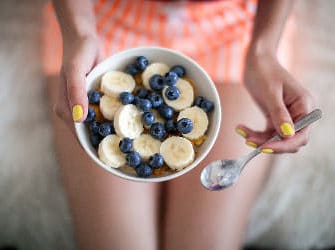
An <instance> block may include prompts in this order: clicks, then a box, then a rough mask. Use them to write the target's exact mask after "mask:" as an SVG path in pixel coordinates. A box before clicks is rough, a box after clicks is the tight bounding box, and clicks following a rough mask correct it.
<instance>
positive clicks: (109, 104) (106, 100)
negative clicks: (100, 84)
mask: <svg viewBox="0 0 335 250" xmlns="http://www.w3.org/2000/svg"><path fill="white" fill-rule="evenodd" d="M121 105H122V103H121V102H120V99H119V98H118V97H114V96H108V95H103V96H102V97H101V98H100V104H99V108H100V111H101V113H102V115H103V117H104V118H106V119H108V120H113V118H114V115H115V112H116V111H117V110H118V108H119V107H120V106H121Z"/></svg>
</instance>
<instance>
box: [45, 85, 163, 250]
mask: <svg viewBox="0 0 335 250" xmlns="http://www.w3.org/2000/svg"><path fill="white" fill-rule="evenodd" d="M56 87H57V82H55V81H53V82H52V83H50V84H49V90H50V91H49V92H50V93H52V94H51V101H52V102H53V100H54V96H53V93H55V92H57V90H56ZM52 120H53V123H54V134H55V143H56V151H57V156H58V161H59V165H60V170H61V175H62V180H63V183H64V188H65V191H66V194H67V198H68V204H69V206H70V210H71V212H72V219H73V222H74V228H75V235H76V239H77V243H78V247H79V249H99V250H103V249H113V250H114V249H129V250H130V249H146V250H147V249H148V250H149V249H157V244H158V242H157V237H158V232H157V229H158V225H157V211H158V207H157V206H158V200H159V192H158V186H157V185H155V184H143V183H135V182H130V181H126V180H123V179H121V178H119V177H115V176H112V175H111V174H110V173H108V172H106V171H105V170H103V169H101V168H100V167H98V166H97V165H95V164H94V163H93V162H92V161H91V160H90V159H89V157H88V156H87V155H86V153H85V152H84V150H83V149H82V148H81V147H80V145H79V144H78V142H77V140H76V138H75V137H74V135H73V134H72V133H71V132H70V131H69V129H68V128H67V127H66V126H65V124H64V123H63V121H61V120H60V119H59V118H58V117H56V116H55V115H53V117H52Z"/></svg>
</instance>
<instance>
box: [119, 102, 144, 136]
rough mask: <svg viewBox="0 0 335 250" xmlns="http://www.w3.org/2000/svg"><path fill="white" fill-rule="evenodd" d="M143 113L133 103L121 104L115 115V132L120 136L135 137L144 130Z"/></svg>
mask: <svg viewBox="0 0 335 250" xmlns="http://www.w3.org/2000/svg"><path fill="white" fill-rule="evenodd" d="M141 116H142V113H141V112H140V111H139V110H138V109H137V108H136V106H135V105H133V104H127V105H123V106H121V107H120V108H119V109H118V110H117V111H116V113H115V115H114V128H115V132H116V134H117V135H118V136H120V137H129V138H131V139H135V138H137V137H139V136H140V134H141V133H142V132H143V130H144V128H143V124H142V120H141Z"/></svg>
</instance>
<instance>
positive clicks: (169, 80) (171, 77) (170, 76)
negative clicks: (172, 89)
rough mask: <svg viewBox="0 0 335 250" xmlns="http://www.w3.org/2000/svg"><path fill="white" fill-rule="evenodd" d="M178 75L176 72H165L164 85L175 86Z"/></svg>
mask: <svg viewBox="0 0 335 250" xmlns="http://www.w3.org/2000/svg"><path fill="white" fill-rule="evenodd" d="M178 78H179V77H178V75H177V73H176V72H174V71H170V72H167V73H166V74H165V79H166V84H167V85H169V86H174V85H176V83H177V81H178Z"/></svg>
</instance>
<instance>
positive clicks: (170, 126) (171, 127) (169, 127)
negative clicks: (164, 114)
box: [165, 120, 177, 133]
mask: <svg viewBox="0 0 335 250" xmlns="http://www.w3.org/2000/svg"><path fill="white" fill-rule="evenodd" d="M176 126H177V124H176V122H175V121H174V120H167V121H166V122H165V130H166V132H168V133H174V132H176V131H177V129H176Z"/></svg>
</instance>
